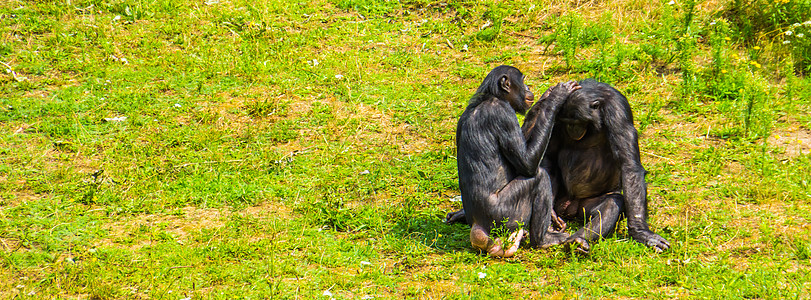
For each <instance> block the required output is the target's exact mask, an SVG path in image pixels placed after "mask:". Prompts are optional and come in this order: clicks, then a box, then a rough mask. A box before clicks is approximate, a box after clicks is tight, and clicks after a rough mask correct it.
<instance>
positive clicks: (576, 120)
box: [558, 89, 603, 140]
mask: <svg viewBox="0 0 811 300" xmlns="http://www.w3.org/2000/svg"><path fill="white" fill-rule="evenodd" d="M596 96H597V95H594V94H590V93H588V91H586V90H585V89H581V90H577V91H575V92H573V93H572V94H571V95H570V96H569V99H568V100H566V103H565V104H564V105H563V107H562V109H561V111H560V112H559V113H558V122H560V123H563V125H564V126H566V134H568V135H569V137H570V138H572V139H573V140H580V139H582V138H583V136H585V135H586V131H587V130H588V128H589V125H591V126H592V127H593V128H594V129H595V130H600V128H601V125H602V122H601V118H600V106H601V105H602V103H603V100H602V99H600V98H598V97H596Z"/></svg>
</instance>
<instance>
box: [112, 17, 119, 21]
mask: <svg viewBox="0 0 811 300" xmlns="http://www.w3.org/2000/svg"><path fill="white" fill-rule="evenodd" d="M118 20H121V16H115V17H114V18H113V21H118Z"/></svg>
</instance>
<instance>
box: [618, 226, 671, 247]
mask: <svg viewBox="0 0 811 300" xmlns="http://www.w3.org/2000/svg"><path fill="white" fill-rule="evenodd" d="M628 233H629V234H631V237H632V238H634V240H635V241H637V242H639V243H642V244H645V245H646V246H648V247H651V248H653V250H654V251H656V252H662V251H665V250H667V249H670V242H668V241H667V240H666V239H665V238H663V237H661V236H659V235H658V234H655V233H653V231H650V230H629V232H628Z"/></svg>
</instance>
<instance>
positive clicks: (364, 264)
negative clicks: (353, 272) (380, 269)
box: [360, 261, 372, 266]
mask: <svg viewBox="0 0 811 300" xmlns="http://www.w3.org/2000/svg"><path fill="white" fill-rule="evenodd" d="M360 264H361V265H362V266H368V265H371V264H372V263H370V262H368V261H361V262H360Z"/></svg>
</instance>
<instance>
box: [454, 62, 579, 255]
mask: <svg viewBox="0 0 811 300" xmlns="http://www.w3.org/2000/svg"><path fill="white" fill-rule="evenodd" d="M577 89H578V86H577V83H576V82H574V81H572V82H568V83H563V84H558V85H556V86H554V87H552V88H550V89H549V90H548V91H547V92H546V93H544V96H542V97H541V99H540V100H538V103H537V104H535V106H534V107H532V109H531V110H530V111H529V113H528V114H527V117H526V119H527V120H533V121H534V122H533V124H534V126H533V128H532V129H529V130H527V131H526V134H524V132H523V131H522V129H521V126H520V125H519V124H518V119H517V118H516V113H520V114H523V113H525V112H526V111H527V109H529V107H530V105H531V104H532V101H533V99H534V96H533V94H532V92H530V91H529V88H527V86H526V85H525V84H524V75H523V74H521V71H519V70H518V69H516V68H514V67H510V66H500V67H496V68H495V69H493V70H492V71H490V73H489V74H487V77H486V78H485V79H484V82H482V85H481V86H480V87H479V88H478V90H476V94H475V95H474V96H473V98H472V99H470V103H469V104H468V106H467V108H466V109H465V112H464V113H462V116H461V117H460V118H459V124H458V126H457V128H456V149H457V167H458V170H459V188H460V189H461V192H462V205H463V206H464V209H463V210H460V211H458V212H453V213H449V214H448V222H454V221H461V220H462V219H465V221H466V222H467V223H468V224H470V225H471V229H470V243H471V244H472V245H473V247H475V248H477V249H480V250H482V251H484V252H486V253H488V254H489V255H492V256H501V257H510V256H512V255H513V254H515V252H516V250H518V247H519V245H520V242H521V239H522V238H523V237H524V234H525V233H526V231H525V228H526V229H528V231H529V239H530V245H531V246H534V247H544V246H549V245H551V244H558V243H561V242H563V241H564V240H565V239H566V238H567V237H568V235H567V234H565V233H561V232H551V231H549V230H548V229H549V225H550V222H551V219H552V201H553V195H552V190H551V182H550V178H549V175H548V174H547V173H546V171H545V170H543V169H541V168H540V162H541V159H542V158H543V153H544V150H545V149H546V146H547V143H548V142H549V135H550V134H551V132H552V125H553V122H554V117H555V113H556V111H557V110H558V108H559V107H560V106H561V105H562V104H563V102H564V101H565V100H566V98H567V97H568V96H569V94H570V93H571V92H572V91H574V90H577ZM525 136H526V137H525ZM522 225H523V226H522ZM498 228H505V229H506V231H505V232H507V233H509V237H507V238H506V240H503V239H502V238H498V237H491V236H490V234H491V230H493V229H498Z"/></svg>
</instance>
